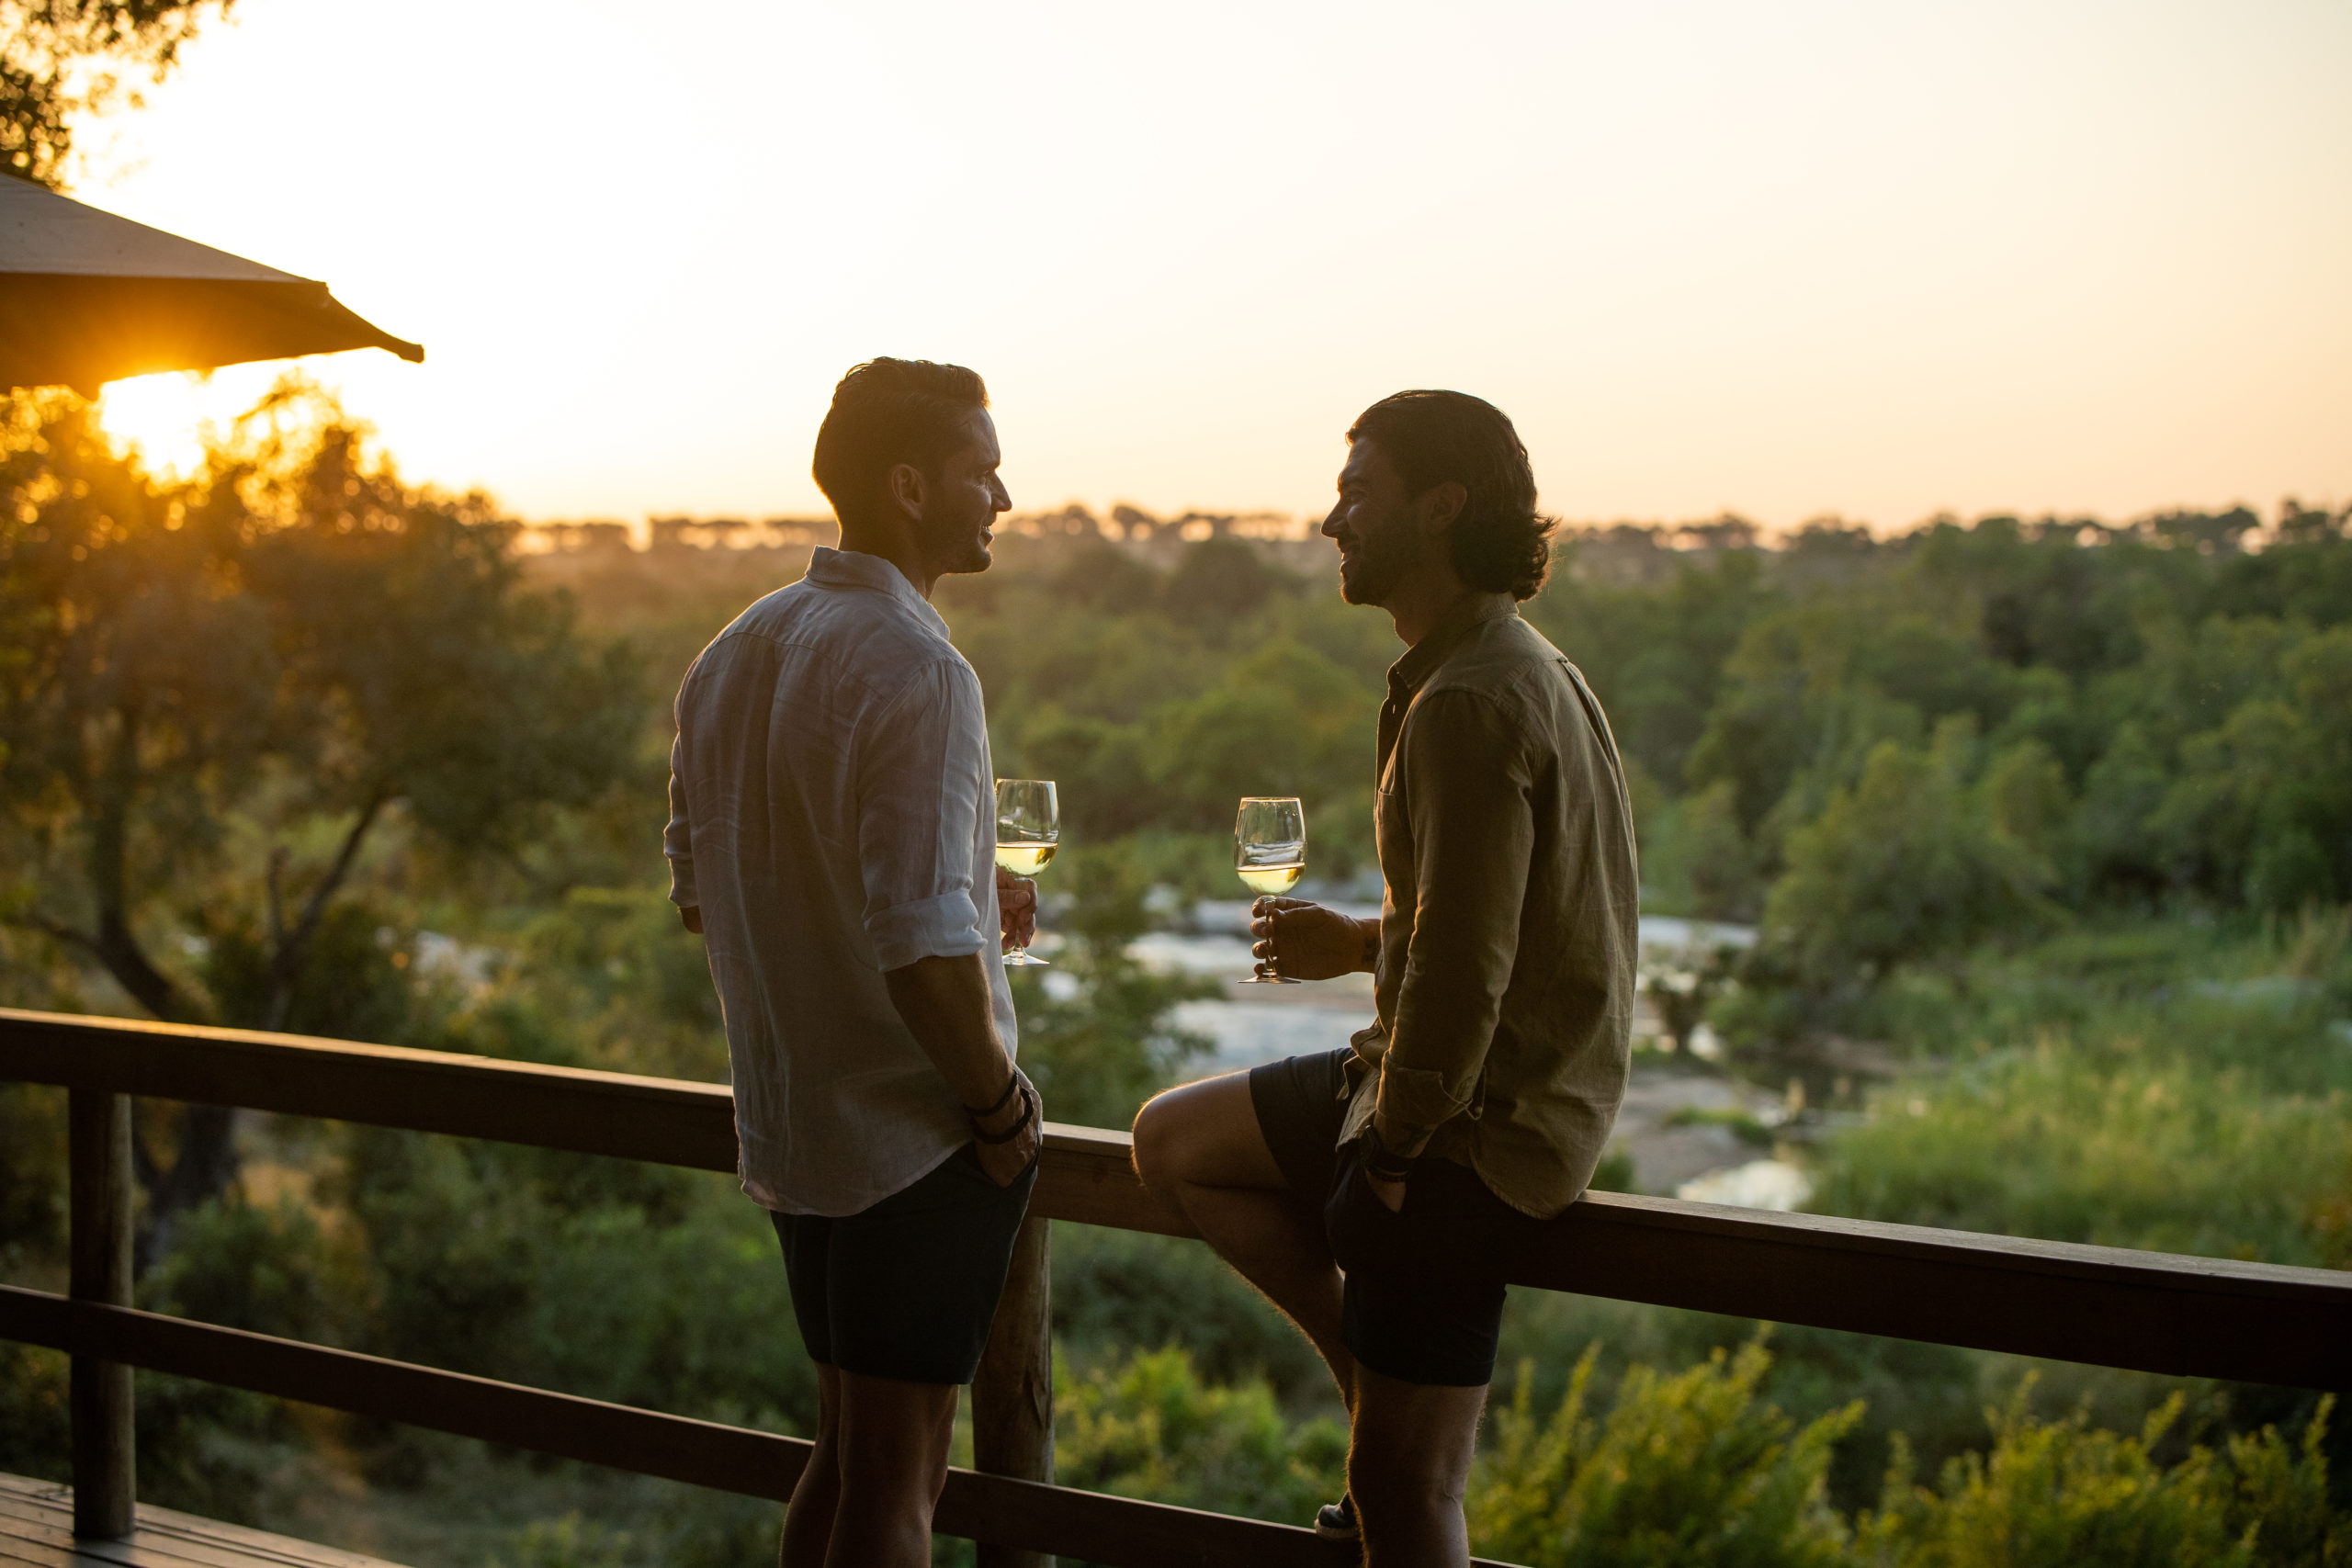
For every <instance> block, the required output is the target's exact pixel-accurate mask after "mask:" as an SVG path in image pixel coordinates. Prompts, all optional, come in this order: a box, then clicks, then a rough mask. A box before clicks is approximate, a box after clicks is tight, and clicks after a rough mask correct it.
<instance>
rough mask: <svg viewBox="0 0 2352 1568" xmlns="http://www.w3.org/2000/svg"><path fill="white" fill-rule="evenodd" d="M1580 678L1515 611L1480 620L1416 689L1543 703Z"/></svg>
mask: <svg viewBox="0 0 2352 1568" xmlns="http://www.w3.org/2000/svg"><path fill="white" fill-rule="evenodd" d="M1582 680H1583V676H1582V675H1581V674H1579V673H1578V672H1577V667H1576V666H1575V665H1573V664H1571V663H1569V662H1568V659H1567V656H1566V654H1564V653H1562V652H1561V651H1560V650H1559V649H1556V648H1555V647H1553V646H1552V641H1551V639H1550V638H1549V637H1545V636H1544V634H1543V633H1542V632H1539V631H1537V630H1536V629H1535V628H1534V627H1533V626H1529V625H1528V624H1527V622H1526V621H1524V620H1523V619H1521V617H1520V616H1518V615H1498V616H1496V617H1495V618H1494V619H1493V620H1490V621H1486V622H1482V623H1481V624H1480V625H1479V626H1477V627H1476V629H1474V630H1473V631H1472V632H1471V633H1470V635H1469V636H1468V637H1464V638H1463V639H1462V642H1461V644H1460V646H1458V647H1457V648H1455V649H1454V650H1453V653H1452V654H1451V655H1449V656H1448V657H1447V659H1446V660H1445V662H1444V663H1443V664H1441V665H1440V666H1438V668H1437V669H1436V670H1435V671H1431V672H1430V678H1429V680H1428V681H1427V682H1425V683H1424V684H1423V686H1422V691H1423V693H1424V694H1427V695H1432V696H1433V695H1436V694H1440V693H1478V694H1484V695H1486V696H1487V697H1489V698H1490V699H1492V700H1493V701H1495V702H1497V703H1498V704H1501V705H1505V706H1510V705H1514V704H1518V703H1523V702H1527V701H1547V700H1550V699H1551V698H1552V697H1553V696H1555V695H1556V694H1560V693H1561V692H1563V690H1564V689H1565V687H1566V686H1573V685H1575V684H1577V683H1580V682H1582Z"/></svg>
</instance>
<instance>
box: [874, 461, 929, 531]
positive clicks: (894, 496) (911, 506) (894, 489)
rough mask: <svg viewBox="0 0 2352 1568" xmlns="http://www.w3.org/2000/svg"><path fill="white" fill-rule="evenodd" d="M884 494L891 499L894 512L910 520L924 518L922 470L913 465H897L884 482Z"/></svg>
mask: <svg viewBox="0 0 2352 1568" xmlns="http://www.w3.org/2000/svg"><path fill="white" fill-rule="evenodd" d="M882 493H883V494H884V495H886V496H888V498H889V502H890V506H891V509H892V510H893V511H895V512H898V513H901V514H902V515H904V516H906V517H907V518H909V519H910V520H913V519H920V518H921V517H922V497H923V478H922V469H921V468H916V467H915V466H914V465H913V464H912V463H899V464H897V465H895V466H894V467H893V468H891V469H890V472H889V474H888V477H886V478H885V479H884V480H883V482H882Z"/></svg>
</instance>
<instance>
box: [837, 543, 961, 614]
mask: <svg viewBox="0 0 2352 1568" xmlns="http://www.w3.org/2000/svg"><path fill="white" fill-rule="evenodd" d="M809 581H811V582H814V583H816V584H817V585H818V586H819V587H820V588H836V589H850V590H863V591H865V592H868V593H887V594H888V595H889V596H890V597H891V598H893V599H896V600H897V601H898V602H899V604H903V605H905V606H906V607H907V608H908V609H910V610H911V611H913V612H914V613H915V614H916V615H919V616H920V617H922V620H923V621H924V622H925V623H926V624H927V625H930V626H935V627H937V628H938V629H939V634H940V635H941V636H942V637H944V636H946V635H947V623H946V622H945V621H944V620H942V619H941V618H940V615H939V612H938V611H937V610H935V609H933V607H932V604H931V601H930V600H928V599H926V598H924V597H923V596H922V594H921V593H918V592H915V585H914V584H913V583H911V582H910V581H907V574H906V573H905V572H903V571H900V570H899V569H898V568H897V567H895V566H893V565H891V564H890V563H889V562H888V561H887V560H884V559H883V558H881V557H880V556H869V555H867V554H865V552H864V551H863V550H837V549H834V548H833V547H831V546H830V545H819V546H818V547H816V549H815V550H814V551H813V552H812V553H811V554H810V555H809Z"/></svg>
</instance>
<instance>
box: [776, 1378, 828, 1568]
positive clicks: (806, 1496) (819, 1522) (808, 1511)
mask: <svg viewBox="0 0 2352 1568" xmlns="http://www.w3.org/2000/svg"><path fill="white" fill-rule="evenodd" d="M841 1428H842V1374H841V1371H840V1370H839V1369H837V1368H834V1367H829V1366H827V1365H826V1364H825V1363H824V1362H822V1361H820V1362H818V1363H817V1444H816V1447H815V1448H813V1449H812V1450H809V1468H808V1469H806V1470H804V1471H802V1472H800V1481H799V1483H798V1484H797V1485H795V1486H794V1487H793V1489H792V1501H791V1502H790V1503H788V1504H786V1506H785V1510H784V1545H783V1548H782V1549H781V1550H780V1551H778V1552H777V1554H776V1562H777V1563H778V1565H779V1568H825V1543H826V1542H827V1541H829V1540H831V1539H832V1534H833V1508H834V1506H835V1505H836V1504H838V1503H839V1502H840V1501H841V1495H842V1465H841V1442H840V1438H841Z"/></svg>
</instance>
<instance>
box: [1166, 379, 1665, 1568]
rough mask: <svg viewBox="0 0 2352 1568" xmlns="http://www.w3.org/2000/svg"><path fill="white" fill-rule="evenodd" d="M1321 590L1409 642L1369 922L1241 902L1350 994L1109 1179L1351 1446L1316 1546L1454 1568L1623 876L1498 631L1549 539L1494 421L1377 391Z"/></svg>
mask: <svg viewBox="0 0 2352 1568" xmlns="http://www.w3.org/2000/svg"><path fill="white" fill-rule="evenodd" d="M1348 439H1349V444H1350V451H1349V454H1348V460H1347V465H1346V467H1345V468H1342V469H1341V470H1340V500H1339V504H1338V505H1337V506H1335V507H1334V508H1333V509H1332V511H1331V514H1330V516H1329V518H1327V519H1326V520H1325V522H1324V525H1323V532H1324V534H1325V535H1326V536H1329V537H1330V538H1331V539H1333V540H1334V541H1335V542H1337V544H1338V545H1339V547H1340V591H1341V593H1342V594H1343V596H1344V597H1345V598H1346V599H1347V600H1348V601H1349V602H1350V603H1351V604H1377V605H1379V606H1380V607H1381V608H1383V609H1385V610H1386V611H1388V613H1389V614H1390V615H1391V616H1392V617H1393V618H1394V619H1395V622H1396V626H1397V636H1398V637H1401V638H1402V639H1403V640H1404V641H1405V642H1406V643H1407V644H1408V649H1407V651H1406V653H1405V656H1404V657H1403V658H1401V659H1399V660H1397V664H1396V665H1395V667H1394V668H1393V669H1391V670H1390V671H1389V674H1388V700H1387V702H1386V704H1385V705H1384V706H1383V707H1382V709H1381V714H1380V751H1379V772H1378V777H1377V782H1378V795H1377V796H1376V799H1375V804H1374V814H1375V815H1374V828H1375V831H1376V837H1377V840H1378V844H1379V852H1380V868H1381V876H1382V881H1383V883H1384V886H1385V894H1384V897H1383V899H1382V903H1381V914H1380V918H1379V919H1376V920H1363V921H1359V920H1354V919H1350V918H1348V917H1346V916H1344V915H1341V914H1340V913H1338V912H1336V911H1334V910H1329V909H1325V908H1321V907H1320V906H1317V905H1315V904H1311V903H1307V902H1305V901H1303V900H1299V899H1290V898H1272V899H1261V900H1260V901H1259V904H1258V907H1257V911H1256V914H1257V919H1256V920H1255V922H1254V924H1253V926H1252V928H1251V929H1252V931H1253V932H1254V933H1255V935H1256V936H1257V938H1258V945H1257V952H1258V955H1259V957H1260V958H1261V960H1266V961H1269V962H1272V963H1273V964H1275V966H1276V967H1277V968H1278V969H1279V971H1280V972H1281V973H1282V974H1283V975H1284V976H1289V977H1291V978H1295V979H1321V978H1328V977H1330V976H1337V975H1342V974H1346V973H1349V972H1351V971H1354V970H1360V969H1370V970H1371V971H1372V972H1373V974H1374V998H1375V1001H1376V1004H1377V1013H1378V1016H1377V1021H1375V1022H1374V1024H1373V1025H1372V1026H1371V1027H1369V1028H1367V1029H1365V1030H1363V1032H1360V1033H1359V1034H1357V1036H1356V1037H1355V1040H1354V1043H1353V1044H1352V1046H1351V1048H1350V1049H1348V1050H1344V1051H1339V1052H1332V1053H1328V1054H1326V1055H1318V1056H1301V1057H1293V1058H1291V1059H1290V1060H1288V1061H1283V1062H1274V1063H1270V1064H1268V1065H1266V1066H1262V1067H1258V1068H1255V1069H1252V1070H1251V1071H1250V1072H1248V1073H1246V1074H1244V1073H1235V1074H1228V1075H1227V1076H1225V1077H1216V1078H1210V1079H1206V1080H1204V1081H1203V1082H1201V1083H1196V1084H1190V1085H1186V1086H1185V1087H1183V1088H1182V1089H1171V1090H1170V1091H1169V1092H1168V1093H1166V1094H1164V1095H1161V1096H1159V1098H1158V1099H1156V1100H1153V1101H1152V1102H1151V1103H1150V1104H1148V1105H1147V1106H1145V1107H1144V1109H1143V1112H1142V1114H1141V1115H1139V1116H1138V1117H1137V1118H1136V1143H1135V1150H1136V1170H1137V1171H1138V1172H1139V1173H1140V1174H1141V1176H1142V1177H1143V1179H1144V1181H1145V1183H1146V1184H1147V1185H1148V1187H1149V1188H1150V1189H1151V1190H1152V1191H1153V1193H1154V1194H1155V1195H1157V1196H1158V1197H1159V1199H1160V1201H1162V1202H1164V1203H1166V1204H1168V1205H1169V1206H1170V1208H1171V1209H1174V1210H1175V1211H1177V1212H1178V1213H1182V1215H1183V1216H1184V1217H1185V1218H1186V1219H1188V1220H1189V1221H1191V1222H1192V1224H1193V1225H1194V1226H1196V1227H1197V1228H1198V1229H1199V1230H1200V1232H1201V1233H1202V1235H1204V1236H1206V1237H1207V1238H1208V1240H1209V1242H1210V1243H1211V1245H1213V1246H1214V1247H1216V1249H1217V1251H1218V1252H1219V1254H1220V1255H1222V1256H1223V1257H1224V1258H1226V1259H1227V1261H1228V1262H1230V1263H1232V1264H1233V1265H1234V1267H1235V1268H1236V1269H1238V1270H1239V1271H1240V1272H1241V1273H1242V1275H1243V1276H1244V1277H1245V1278H1247V1279H1249V1280H1250V1281H1251V1282H1252V1283H1254V1284H1256V1285H1257V1286H1258V1287H1259V1288H1260V1289H1261V1290H1262V1291H1264V1292H1266V1294H1267V1295H1268V1296H1269V1297H1270V1298H1271V1299H1272V1301H1273V1302H1274V1303H1275V1304H1276V1305H1277V1306H1279V1307H1281V1308H1282V1309H1283V1311H1284V1312H1286V1313H1287V1314H1290V1316H1291V1318H1292V1319H1293V1320H1294V1321H1295V1322H1296V1323H1297V1324H1298V1325H1299V1326H1300V1328H1301V1329H1302V1330H1304V1331H1305V1332H1306V1335H1307V1336H1308V1337H1309V1338H1310V1339H1312V1340H1313V1341H1314V1343H1315V1346H1316V1348H1317V1350H1318V1351H1320V1352H1321V1353H1322V1355H1323V1358H1324V1359H1325V1360H1326V1361H1327V1362H1328V1363H1329V1365H1330V1368H1331V1371H1332V1375H1333V1376H1334V1378H1335V1379H1337V1381H1338V1382H1339V1384H1340V1392H1341V1393H1342V1395H1343V1396H1344V1397H1345V1398H1346V1400H1347V1402H1348V1406H1349V1409H1350V1411H1351V1416H1352V1419H1353V1438H1352V1442H1351V1448H1350V1452H1349V1456H1348V1481H1349V1495H1348V1496H1347V1497H1345V1498H1342V1499H1341V1500H1340V1503H1338V1504H1336V1505H1333V1506H1328V1507H1326V1508H1324V1509H1323V1511H1322V1514H1321V1516H1320V1517H1318V1518H1317V1532H1318V1533H1321V1534H1326V1535H1330V1536H1338V1537H1352V1536H1354V1535H1356V1534H1357V1532H1358V1528H1359V1526H1358V1511H1359V1510H1361V1532H1362V1536H1363V1542H1364V1546H1365V1549H1366V1551H1367V1552H1368V1554H1369V1561H1370V1562H1372V1563H1373V1564H1374V1568H1404V1565H1408V1564H1412V1565H1419V1564H1424V1563H1464V1562H1467V1561H1468V1558H1469V1545H1468V1540H1467V1536H1466V1532H1465V1531H1464V1525H1463V1517H1462V1494H1463V1489H1464V1486H1465V1484H1466V1483H1467V1480H1468V1476H1469V1467H1470V1458H1471V1453H1472V1450H1473V1447H1474V1444H1475V1439H1476V1429H1477V1422H1478V1416H1479V1413H1480V1411H1481V1410H1482V1409H1483V1408H1484V1405H1485V1402H1486V1394H1487V1383H1488V1382H1490V1381H1491V1379H1492V1377H1493V1373H1494V1360H1495V1343H1496V1336H1497V1333H1498V1329H1499V1326H1500V1324H1501V1317H1502V1304H1503V1295H1504V1282H1505V1280H1506V1278H1507V1277H1508V1275H1509V1273H1510V1269H1511V1268H1512V1265H1513V1263H1514V1261H1515V1259H1516V1258H1517V1255H1518V1254H1519V1252H1520V1250H1521V1248H1522V1247H1524V1246H1525V1245H1526V1244H1527V1243H1528V1242H1529V1241H1530V1240H1531V1239H1532V1235H1533V1234H1534V1233H1535V1231H1536V1230H1537V1229H1538V1228H1539V1226H1540V1224H1541V1222H1542V1221H1544V1220H1546V1219H1549V1218H1550V1217H1552V1216H1553V1215H1555V1214H1556V1213H1559V1212H1560V1211H1561V1210H1562V1209H1565V1208H1566V1206H1567V1205H1568V1204H1569V1203H1571V1202H1573V1201H1575V1200H1576V1198H1577V1194H1578V1193H1580V1192H1582V1191H1583V1190H1584V1187H1585V1184H1586V1182H1587V1181H1588V1180H1589V1179H1590V1178H1591V1175H1592V1170H1593V1167H1594V1165H1595V1164H1596V1163H1597V1162H1598V1161H1599V1159H1600V1153H1601V1149H1602V1147H1603V1145H1605V1143H1606V1142H1607V1139H1608V1136H1609V1130H1610V1126H1611V1122H1613V1120H1614V1119H1615V1117H1616V1113H1617V1107H1618V1104H1619V1102H1620V1100H1622V1099H1623V1095H1624V1088H1625V1070H1626V1052H1627V1043H1628V1036H1629V1034H1630V1031H1631V1023H1632V1017H1633V1002H1634V947H1635V940H1636V930H1635V922H1636V908H1637V879H1636V875H1635V869H1634V835H1633V814H1632V811H1631V808H1630V807H1629V806H1628V804H1627V800H1626V795H1625V783H1624V775H1623V770H1622V768H1621V767H1620V765H1619V762H1618V758H1617V749H1616V746H1615V743H1614V742H1613V741H1612V740H1611V737H1610V733H1609V723H1608V720H1607V718H1606V717H1604V716H1603V715H1602V713H1601V711H1600V703H1599V702H1598V701H1597V700H1596V699H1595V698H1594V697H1593V694H1592V691H1591V689H1590V688H1589V686H1587V685H1586V684H1585V682H1584V677H1583V676H1582V675H1581V674H1580V673H1578V672H1577V669H1576V667H1575V666H1574V665H1572V664H1570V663H1569V662H1568V661H1567V660H1566V659H1565V658H1563V657H1562V656H1561V654H1560V652H1559V650H1558V649H1555V648H1554V647H1553V646H1552V645H1551V644H1550V643H1549V642H1547V641H1545V640H1544V637H1543V636H1542V635H1541V634H1540V633H1538V632H1537V631H1536V630H1535V629H1534V628H1533V627H1532V626H1528V625H1527V623H1526V622H1525V621H1523V620H1521V618H1520V616H1519V614H1518V611H1517V608H1516V602H1517V601H1519V600H1522V599H1526V598H1528V597H1530V596H1532V594H1533V593H1534V592H1535V591H1536V590H1537V589H1538V588H1539V587H1541V586H1542V583H1543V581H1544V571H1545V568H1546V565H1547V562H1548V557H1549V545H1548V535H1549V533H1550V530H1551V526H1552V525H1551V524H1550V522H1549V521H1548V520H1546V519H1545V518H1544V517H1543V516H1541V515H1540V514H1539V513H1537V512H1536V510H1535V481H1534V477H1533V474H1532V470H1531V468H1530V466H1529V463H1528V460H1527V453H1526V449H1525V448H1524V447H1523V446H1521V444H1520V441H1519V437H1518V434H1517V433H1516V432H1515V431H1513V430H1512V428H1511V424H1510V420H1509V419H1507V418H1505V417H1504V415H1503V414H1502V412H1500V411H1499V410H1498V409H1496V408H1494V407H1493V406H1492V405H1490V404H1488V403H1486V402H1482V401H1480V400H1478V399H1476V398H1472V397H1467V396H1465V395H1464V394H1462V393H1459V392H1434V391H1421V392H1401V393H1398V394H1397V396H1395V397H1393V398H1389V399H1386V400H1383V401H1381V402H1379V403H1376V404H1374V406H1373V407H1372V408H1370V409H1368V410H1366V411H1365V412H1364V413H1363V416H1362V417H1361V418H1360V419H1358V420H1357V422H1356V423H1355V425H1354V427H1353V428H1352V429H1351V430H1350V431H1349V432H1348Z"/></svg>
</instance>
